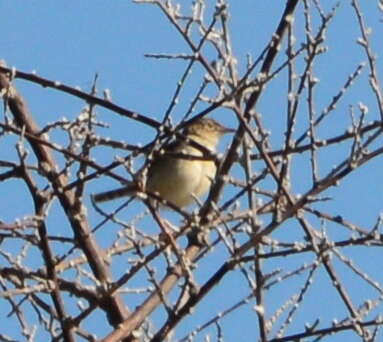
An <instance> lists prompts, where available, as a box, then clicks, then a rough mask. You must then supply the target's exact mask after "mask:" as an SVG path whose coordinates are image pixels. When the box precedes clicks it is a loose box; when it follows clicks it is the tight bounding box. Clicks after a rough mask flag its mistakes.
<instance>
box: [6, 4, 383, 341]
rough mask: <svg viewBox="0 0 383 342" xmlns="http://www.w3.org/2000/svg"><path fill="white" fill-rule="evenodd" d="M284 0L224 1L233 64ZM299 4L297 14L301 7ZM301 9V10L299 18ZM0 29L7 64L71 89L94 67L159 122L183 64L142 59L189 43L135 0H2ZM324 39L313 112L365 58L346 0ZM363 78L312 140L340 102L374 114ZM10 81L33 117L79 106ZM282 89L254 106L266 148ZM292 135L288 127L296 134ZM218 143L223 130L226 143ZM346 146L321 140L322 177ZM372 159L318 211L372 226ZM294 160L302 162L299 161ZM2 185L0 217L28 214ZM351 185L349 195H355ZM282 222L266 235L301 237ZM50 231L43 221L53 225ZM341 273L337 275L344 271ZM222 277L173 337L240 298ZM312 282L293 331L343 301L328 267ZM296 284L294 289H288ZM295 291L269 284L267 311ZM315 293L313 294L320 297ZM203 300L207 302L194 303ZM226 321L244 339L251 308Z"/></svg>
mask: <svg viewBox="0 0 383 342" xmlns="http://www.w3.org/2000/svg"><path fill="white" fill-rule="evenodd" d="M179 2H180V3H181V7H182V8H187V9H188V8H189V6H190V3H191V1H187V0H182V1H179ZM323 2H324V3H326V6H328V7H326V10H328V9H329V8H331V7H332V6H334V5H335V4H336V2H335V1H323ZM361 2H362V3H363V6H362V7H363V12H364V14H365V15H366V17H367V20H368V21H369V23H370V25H371V26H372V27H373V31H372V34H371V37H370V38H371V40H372V43H373V44H372V46H373V48H374V49H375V51H376V53H377V55H378V70H379V72H380V78H381V79H383V75H382V67H381V65H382V64H381V56H382V47H383V46H382V41H381V37H382V36H383V32H382V31H383V23H382V22H381V21H380V20H381V19H382V18H383V14H382V13H381V12H379V11H378V8H377V4H376V1H371V0H368V1H362V0H361ZM283 3H284V1H277V0H257V1H254V0H235V1H231V2H230V10H231V17H230V25H231V28H232V41H233V46H234V51H235V52H234V53H235V55H236V56H237V59H238V64H239V69H240V71H242V72H243V70H244V66H245V63H246V54H247V53H250V54H252V55H253V56H255V57H257V56H258V53H259V52H260V51H261V50H262V49H263V48H264V46H265V45H266V44H267V42H268V40H269V38H270V34H271V32H273V31H274V30H275V28H276V25H277V24H278V21H279V18H280V16H281V13H282V11H283V5H282V4H283ZM299 12H301V8H300V9H299ZM300 18H302V16H301V15H300ZM314 24H315V23H314ZM301 25H302V21H301V19H299V21H298V29H297V31H298V32H297V39H298V40H299V41H302V35H300V33H299V32H301V29H302V26H301ZM0 32H1V34H0V59H4V60H6V62H7V63H8V65H9V66H14V67H16V68H17V69H20V70H22V71H26V72H31V71H32V70H34V71H36V72H37V74H39V75H41V76H43V77H46V78H49V79H52V80H58V81H61V82H63V83H65V84H68V85H72V86H79V87H81V88H82V89H83V90H87V91H89V90H90V88H91V86H92V82H93V78H94V75H95V73H98V75H99V81H98V90H99V91H100V94H102V90H103V89H105V88H108V89H110V91H111V94H112V99H113V101H114V102H116V103H117V104H119V105H121V106H124V107H126V108H128V109H131V110H136V111H138V112H140V113H142V114H145V115H148V116H152V117H154V118H156V119H158V120H161V118H162V115H163V114H164V112H165V110H166V108H167V106H168V105H169V102H170V98H171V96H172V94H173V92H174V90H175V88H176V86H177V82H178V80H179V77H180V75H181V74H182V72H183V70H184V67H185V63H184V62H182V61H169V60H160V61H158V60H154V59H148V58H145V57H144V54H145V53H185V52H188V49H187V46H186V45H185V43H184V42H183V41H182V38H181V37H180V36H179V34H178V33H177V32H176V31H175V29H174V28H173V27H171V25H170V24H169V23H168V21H167V20H166V18H164V16H163V15H162V14H161V13H160V11H159V9H158V8H156V7H155V6H152V5H148V4H146V5H137V4H134V3H133V2H132V1H129V0H115V1H100V0H93V1H89V0H88V1H85V0H83V1H73V0H66V1H48V0H39V1H25V0H2V1H1V2H0ZM327 36H328V41H327V42H326V46H327V47H328V52H327V53H326V54H324V55H323V56H322V57H320V58H319V60H318V63H317V65H316V66H315V72H316V74H317V76H318V77H319V78H320V83H319V84H318V89H317V94H316V104H317V106H318V111H320V109H322V108H324V107H325V106H326V105H327V104H328V103H329V102H330V101H331V98H332V96H333V95H334V94H335V93H336V92H337V91H338V90H339V89H340V88H341V87H342V85H343V83H344V82H345V80H346V79H347V77H348V75H349V74H350V73H352V72H353V71H354V70H355V68H356V66H357V65H358V64H359V63H361V62H363V61H366V56H365V55H364V53H363V50H362V48H361V46H360V45H358V44H356V40H357V38H358V37H360V34H359V33H358V26H357V22H356V19H355V16H354V15H353V14H352V9H351V6H350V4H349V1H341V2H340V7H339V8H338V10H337V14H336V16H335V19H334V21H333V22H332V23H331V24H330V28H329V31H328V33H327ZM283 60H284V57H282V58H279V59H278V60H277V63H276V65H279V64H280V63H281V62H282V61H283ZM367 76H368V73H367V69H366V70H365V72H364V74H363V75H362V76H361V78H360V80H358V82H357V83H356V84H355V85H354V86H353V88H352V89H351V90H350V92H349V94H348V95H347V96H345V98H344V99H343V101H342V102H341V103H340V105H339V106H338V108H337V111H336V115H334V117H333V119H332V120H330V121H329V125H326V129H322V130H320V133H321V134H322V135H321V137H322V138H326V137H328V136H331V135H333V134H335V132H337V134H341V133H342V132H344V131H345V129H346V128H348V127H349V126H350V120H349V106H350V105H354V106H356V105H357V104H358V102H363V103H364V104H366V105H367V106H369V109H370V111H369V114H368V116H367V119H368V121H370V120H371V121H372V120H375V119H377V118H378V112H377V110H376V105H375V102H374V98H373V97H372V96H371V92H370V89H369V88H368V77H367ZM193 77H194V78H193ZM190 84H191V85H190V87H189V88H187V89H186V90H185V92H184V93H183V94H182V95H181V98H180V104H179V105H178V106H177V107H176V109H175V111H174V113H173V115H172V117H173V119H174V121H177V120H180V119H181V118H182V115H183V114H184V111H185V108H187V107H188V105H189V102H190V99H191V97H190V96H191V94H193V93H194V91H195V85H196V84H198V73H197V74H196V75H195V76H192V77H191V83H190ZM17 85H18V87H19V89H20V90H21V91H22V92H23V95H24V96H25V98H26V99H27V101H28V103H29V106H30V108H31V111H32V113H33V115H34V116H35V118H36V120H37V121H38V122H39V123H40V124H41V125H43V124H46V123H47V122H51V121H54V120H57V119H59V118H62V117H68V118H74V117H76V116H77V115H78V113H79V112H80V111H81V109H82V108H83V107H84V105H85V104H84V103H83V102H81V101H79V100H77V99H74V98H72V97H69V96H68V95H65V94H62V93H60V92H57V91H55V90H46V89H43V88H41V87H39V86H38V85H35V84H31V83H28V82H26V81H18V82H17ZM193 86H194V88H193ZM285 86H286V81H285V80H281V81H280V82H278V81H276V82H274V83H272V84H270V86H269V87H268V88H267V89H266V91H265V94H264V97H263V98H262V99H261V101H260V103H259V106H258V107H257V110H259V111H260V112H261V113H262V114H263V115H264V122H265V125H266V127H268V129H269V130H270V131H271V133H272V134H271V142H272V143H273V144H275V145H274V146H273V147H274V148H276V149H277V148H279V147H280V145H279V144H280V142H281V141H282V139H283V135H282V134H281V133H282V130H283V129H284V121H283V120H284V119H281V118H282V117H283V118H284V117H285V113H286V103H287V99H286V93H285V91H284V90H285ZM305 110H306V108H302V109H301V113H302V115H304V113H305ZM97 111H98V113H99V119H100V120H102V121H103V122H107V123H109V124H110V125H111V128H110V129H109V130H106V129H105V130H99V133H100V134H103V135H105V136H113V138H115V139H120V140H125V141H126V142H129V143H136V142H141V143H145V142H148V141H150V139H151V138H152V137H153V134H154V133H155V132H154V131H153V130H150V129H147V128H145V127H143V126H142V125H141V124H139V123H138V124H135V123H132V122H129V124H128V122H127V121H126V119H124V120H122V119H121V118H120V117H118V116H116V115H115V114H114V113H110V112H108V111H106V110H104V109H101V108H99V109H98V110H97ZM281 113H283V114H281ZM215 115H216V117H219V115H220V114H219V113H215ZM220 118H222V121H223V122H224V123H226V124H227V125H229V126H234V125H235V124H236V121H235V120H234V118H233V116H232V115H231V114H229V113H226V114H225V116H223V114H222V115H221V116H220ZM303 127H304V125H303V126H301V128H303ZM298 133H299V132H297V135H299V134H298ZM228 142H229V138H228V139H227V140H226V141H225V142H224V144H225V143H226V144H227V143H228ZM224 144H223V145H224ZM8 146H9V145H8ZM223 148H224V146H222V147H221V149H222V150H223ZM344 151H345V150H342V148H340V150H336V149H330V151H327V152H326V153H325V154H323V155H321V159H320V160H321V162H322V163H321V170H320V171H321V174H322V175H324V174H325V173H326V172H327V171H328V170H330V168H331V167H332V166H333V164H334V163H335V162H336V160H337V158H338V157H339V155H343V156H344V155H345V153H344ZM121 154H122V153H121ZM9 156H16V154H15V151H10V150H8V147H7V149H6V150H5V149H4V147H1V146H0V159H7V158H8V159H9ZM97 157H98V158H100V159H99V160H100V161H104V162H105V163H107V162H108V161H111V160H112V159H113V157H114V156H112V155H107V156H105V155H102V154H100V155H98V156H97ZM11 158H13V157H11ZM14 158H16V157H14ZM298 159H299V157H298ZM381 162H382V160H381V158H380V159H379V160H376V161H374V162H373V163H371V165H368V166H366V167H364V168H362V169H361V170H359V171H358V172H356V173H355V174H354V175H352V176H350V177H349V178H347V180H345V182H344V183H342V185H343V186H342V187H340V188H339V189H337V188H335V189H331V190H330V191H329V192H327V193H326V194H325V195H327V196H333V197H334V201H332V202H331V203H329V204H324V205H323V208H326V209H327V210H332V209H334V208H336V210H334V211H333V212H340V213H342V214H344V215H346V217H347V218H348V219H349V220H351V221H354V222H356V223H358V224H361V225H362V226H364V227H365V228H371V227H372V225H373V224H374V223H375V221H376V219H377V216H378V215H379V213H380V211H381V209H382V203H383V195H382V193H383V187H382V181H381V180H382V177H381V175H382V167H381ZM298 165H300V164H299V163H298ZM293 171H294V174H293V189H294V191H295V192H297V193H304V192H305V191H306V190H307V189H308V186H310V182H309V181H307V178H306V177H307V173H306V172H307V169H305V168H302V169H301V170H300V169H296V170H293ZM241 177H242V176H241ZM114 185H116V184H115V183H113V182H112V181H110V180H108V185H105V183H103V182H102V181H96V182H94V183H92V184H91V185H90V187H89V191H88V194H89V193H93V192H95V191H98V190H100V189H104V188H105V186H114ZM15 189H16V190H15ZM0 190H1V191H2V192H3V191H4V192H5V193H6V194H5V193H4V192H3V193H1V194H0V220H3V221H6V222H12V221H13V220H14V219H15V218H17V217H20V216H23V215H26V214H28V213H29V212H30V210H31V207H30V205H31V204H30V203H25V204H24V203H23V202H20V201H21V199H23V198H25V196H24V195H23V192H22V191H25V188H24V187H23V186H21V185H20V184H16V182H12V183H9V184H6V185H5V186H3V185H0ZM20 194H21V195H20ZM355 194H357V196H356V197H355ZM4 195H5V196H4ZM85 200H86V203H89V201H88V198H86V199H85ZM21 203H22V204H21ZM90 215H94V213H90ZM91 221H92V222H97V220H96V218H95V217H94V216H92V217H91ZM51 224H52V225H54V226H55V227H54V229H55V230H57V234H63V235H66V234H67V232H64V231H60V229H67V226H66V225H65V226H61V225H60V224H57V222H53V221H52V222H51ZM286 227H288V228H289V230H290V232H291V234H292V235H287V234H286V233H285V232H284V231H281V230H279V231H278V232H276V235H275V237H278V238H281V239H283V240H284V241H293V239H294V238H295V237H298V236H299V238H301V237H302V233H301V231H299V230H298V229H297V227H293V226H289V223H287V224H286ZM50 228H51V229H53V227H52V226H51V227H50ZM332 233H334V232H332ZM334 234H336V233H334ZM106 236H107V234H106V235H105V237H106ZM103 244H105V245H107V242H106V241H103ZM369 253H370V252H363V253H362V254H361V255H360V256H357V258H356V260H358V262H360V264H361V265H363V267H364V269H365V270H366V271H367V272H368V273H369V274H373V275H374V276H375V279H377V280H379V281H382V280H383V279H382V276H381V275H376V273H381V270H380V268H379V269H378V268H377V267H378V265H371V263H369V262H368V261H369V260H371V258H375V257H376V255H377V254H376V252H374V251H373V250H371V255H370V254H369ZM121 260H123V259H121ZM278 262H281V260H275V263H276V264H273V265H271V266H270V267H272V266H273V267H278ZM295 262H296V263H297V264H299V263H300V260H295ZM32 263H33V261H32ZM212 263H213V264H212V265H213V266H212V267H211V269H213V268H214V267H215V266H217V265H219V264H220V262H219V260H212ZM282 265H283V266H282ZM281 267H291V268H293V267H294V261H291V264H288V265H286V264H281ZM207 269H209V267H206V269H205V270H207ZM206 272H207V271H206ZM199 276H200V277H201V280H203V279H204V277H205V276H207V275H204V274H200V275H199ZM344 277H345V278H347V272H346V273H345V274H344ZM347 285H348V290H349V291H350V292H351V294H354V295H357V294H358V291H364V289H362V290H360V289H359V290H358V289H357V288H356V287H354V285H353V282H347ZM222 286H223V288H225V289H226V290H225V297H224V298H223V297H222V296H223V294H222V293H223V292H222V291H220V290H219V289H217V290H216V291H213V292H212V294H211V296H210V297H209V298H208V299H207V300H206V302H205V303H204V304H203V305H202V306H201V310H197V312H196V314H195V315H193V316H192V317H189V318H188V319H187V320H186V321H185V324H183V325H181V330H180V332H179V333H177V334H176V336H177V337H181V336H183V334H185V333H187V332H188V331H189V330H188V329H193V328H194V327H195V326H197V325H198V324H200V322H204V321H205V320H206V319H208V318H209V317H211V316H212V315H213V314H214V313H216V312H217V311H218V309H215V310H213V311H210V310H209V308H210V307H211V305H213V306H214V307H221V308H222V309H224V308H226V307H228V306H230V305H231V304H233V303H235V302H236V300H237V299H238V298H242V297H241V296H243V295H244V294H245V293H246V290H247V287H246V284H245V283H244V279H243V278H241V275H240V273H239V272H238V273H237V274H236V275H235V276H233V275H231V276H229V277H228V278H227V279H225V282H224V283H223V284H222ZM291 286H297V284H296V283H295V281H292V282H291ZM317 286H318V289H315V287H314V288H313V289H311V291H312V294H313V297H312V298H310V299H308V300H307V302H306V305H309V306H310V307H309V309H307V308H306V309H305V310H304V311H303V312H304V313H302V314H298V317H299V320H297V324H298V325H297V326H295V327H294V328H295V329H296V331H301V326H300V325H299V324H300V323H302V321H303V322H305V321H306V320H308V321H310V322H312V320H311V319H312V318H313V317H316V316H317V313H318V312H321V314H319V315H320V316H321V317H322V318H323V322H324V325H325V326H326V325H327V324H329V321H328V320H327V317H326V314H328V317H330V318H333V317H338V318H339V319H341V318H342V317H343V316H342V313H343V312H344V310H343V308H342V309H340V308H339V305H342V304H339V300H338V298H337V295H336V294H335V292H334V291H333V290H331V285H330V284H329V280H328V279H326V275H323V274H321V276H318V282H317ZM321 286H323V289H324V290H323V291H321V290H320V287H321ZM298 289H299V287H298V288H297V289H296V291H298ZM314 289H315V290H314ZM242 290H243V291H242ZM327 291H328V292H327ZM369 291H370V290H369ZM293 292H294V291H292V292H291V293H289V294H288V295H286V294H285V293H283V292H281V291H279V290H278V288H275V289H274V290H273V291H271V294H272V296H271V298H270V297H269V298H268V300H267V301H268V303H269V304H270V306H271V307H272V308H275V307H277V306H278V305H280V304H281V303H283V302H284V301H286V300H287V298H288V296H290V295H291V294H292V293H293ZM366 293H368V295H370V296H371V298H373V297H374V296H373V295H371V292H368V291H367V290H366ZM318 294H320V295H319V296H318ZM226 295H227V296H226ZM137 304H138V303H137ZM357 304H360V303H357ZM202 308H203V309H206V310H205V311H204V312H202V311H203V310H202ZM7 310H9V308H8V309H5V308H4V309H2V308H0V319H1V321H2V328H0V333H5V334H9V335H11V336H16V335H17V334H16V335H15V331H14V330H13V329H18V328H17V326H13V325H10V326H9V327H8V329H6V328H4V324H5V322H6V320H5V318H4V315H5V314H6V312H7ZM225 322H227V328H228V329H226V334H227V335H226V337H227V341H235V340H237V341H240V339H238V336H243V339H242V341H246V340H250V339H254V336H257V331H256V326H257V323H256V315H255V313H254V312H253V311H252V310H251V306H248V307H247V308H246V309H243V310H242V311H241V310H240V311H238V312H236V313H235V314H234V315H232V316H229V317H228V318H227V320H226V321H225ZM235 324H241V326H242V327H241V334H238V330H236V329H234V328H233V329H231V328H229V327H230V326H231V325H233V326H234V325H235ZM88 328H89V327H88ZM95 333H98V334H99V337H102V336H103V335H105V334H106V333H107V331H97V332H96V331H95ZM201 336H202V335H201ZM345 337H347V334H345V335H340V336H339V337H337V338H336V337H334V338H333V339H331V338H329V339H327V340H326V339H325V340H326V341H330V340H331V341H344V340H346V339H343V338H345ZM352 338H353V339H348V341H357V339H355V335H353V337H352ZM200 340H201V339H200ZM200 340H198V341H200Z"/></svg>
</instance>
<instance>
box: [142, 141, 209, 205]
mask: <svg viewBox="0 0 383 342" xmlns="http://www.w3.org/2000/svg"><path fill="white" fill-rule="evenodd" d="M178 151H180V152H182V153H185V151H184V150H182V151H181V150H180V149H178ZM178 151H177V152H178ZM187 153H188V154H190V155H195V156H196V155H202V153H201V151H199V150H198V149H195V148H191V147H190V146H188V147H187ZM215 172H216V167H215V164H214V162H212V161H201V160H188V159H185V158H177V157H171V156H163V157H161V158H160V159H159V160H157V161H156V162H155V163H154V164H153V165H152V166H151V168H150V170H149V175H148V181H147V190H149V191H150V192H158V193H159V195H160V196H161V197H162V198H164V199H165V200H167V201H169V202H171V203H173V204H175V205H176V206H178V207H185V206H187V205H189V204H192V203H194V202H195V197H200V196H202V195H203V194H204V193H206V191H208V189H209V188H210V185H211V181H212V179H214V177H215Z"/></svg>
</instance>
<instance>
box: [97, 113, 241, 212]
mask: <svg viewBox="0 0 383 342" xmlns="http://www.w3.org/2000/svg"><path fill="white" fill-rule="evenodd" d="M233 131H234V130H232V129H229V128H226V127H224V126H222V125H221V124H220V123H218V122H217V121H215V120H213V119H206V118H203V119H199V120H196V121H194V122H193V123H191V124H190V125H189V126H187V127H186V128H185V129H184V132H183V135H184V136H185V137H186V139H182V138H180V137H178V138H176V140H175V141H174V142H173V143H171V144H169V145H167V146H165V147H164V153H163V154H159V155H157V156H156V157H155V158H154V160H153V162H152V163H151V165H150V166H149V168H148V173H147V181H146V186H145V188H146V190H147V191H149V192H151V193H158V195H159V196H160V197H161V198H162V199H164V200H166V201H169V202H170V203H172V204H174V205H175V206H177V207H179V208H182V207H186V206H188V205H189V204H191V203H193V202H195V197H200V196H202V195H203V194H204V193H206V192H207V191H208V190H209V188H210V186H211V183H212V181H213V180H214V178H215V174H216V171H217V168H216V165H215V162H214V161H213V160H208V159H206V160H204V159H203V158H201V159H192V157H202V156H204V153H203V151H201V149H199V148H198V147H196V146H193V145H192V144H191V143H190V141H194V142H196V143H198V144H200V145H202V146H204V147H205V148H207V149H208V150H210V151H211V152H212V153H214V152H216V147H217V145H218V142H219V139H220V138H221V137H222V136H223V135H224V134H225V133H229V132H233ZM177 154H178V156H177ZM181 154H182V155H181ZM186 156H190V157H191V158H189V159H188V158H186ZM137 190H138V189H137V185H136V184H134V183H132V185H131V186H129V185H126V186H124V187H121V188H118V189H114V190H110V191H106V192H101V193H99V194H96V195H94V196H93V199H94V200H95V202H105V201H110V200H113V199H116V198H120V197H123V196H131V195H134V193H135V192H137Z"/></svg>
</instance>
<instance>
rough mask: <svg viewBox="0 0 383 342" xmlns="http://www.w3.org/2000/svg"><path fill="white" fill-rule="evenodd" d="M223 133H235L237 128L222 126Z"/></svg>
mask: <svg viewBox="0 0 383 342" xmlns="http://www.w3.org/2000/svg"><path fill="white" fill-rule="evenodd" d="M222 128H223V129H222V134H227V133H234V132H236V130H235V129H234V128H227V127H222Z"/></svg>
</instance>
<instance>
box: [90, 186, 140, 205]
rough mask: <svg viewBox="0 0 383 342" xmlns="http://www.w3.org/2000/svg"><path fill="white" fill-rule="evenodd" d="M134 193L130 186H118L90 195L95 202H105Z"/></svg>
mask: <svg viewBox="0 0 383 342" xmlns="http://www.w3.org/2000/svg"><path fill="white" fill-rule="evenodd" d="M133 194H134V189H133V187H131V186H124V187H123V188H118V189H114V190H109V191H104V192H100V193H98V194H95V195H93V196H92V198H93V200H94V201H95V202H98V203H100V202H107V201H111V200H114V199H117V198H121V197H125V196H131V195H133Z"/></svg>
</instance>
